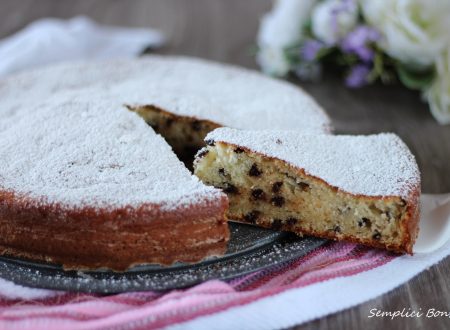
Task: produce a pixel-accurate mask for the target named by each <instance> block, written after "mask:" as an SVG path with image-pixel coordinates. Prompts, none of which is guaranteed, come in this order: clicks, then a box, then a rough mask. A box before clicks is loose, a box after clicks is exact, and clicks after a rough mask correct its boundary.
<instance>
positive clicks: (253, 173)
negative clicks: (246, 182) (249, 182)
mask: <svg viewBox="0 0 450 330" xmlns="http://www.w3.org/2000/svg"><path fill="white" fill-rule="evenodd" d="M261 174H262V171H260V170H259V169H258V166H256V164H253V165H252V167H251V168H250V170H249V171H248V175H250V176H260V175H261Z"/></svg>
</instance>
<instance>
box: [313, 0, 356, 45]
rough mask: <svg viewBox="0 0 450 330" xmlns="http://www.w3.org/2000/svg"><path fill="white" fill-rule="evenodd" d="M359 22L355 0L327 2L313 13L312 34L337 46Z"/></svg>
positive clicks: (319, 5) (318, 6) (332, 0)
mask: <svg viewBox="0 0 450 330" xmlns="http://www.w3.org/2000/svg"><path fill="white" fill-rule="evenodd" d="M357 21H358V6H357V4H356V2H355V1H354V0H326V1H323V2H321V3H320V4H318V5H317V6H316V7H315V8H314V10H313V12H312V32H313V34H314V35H315V36H316V38H318V39H319V40H321V41H323V42H325V43H327V44H335V43H336V42H337V41H339V40H340V39H341V38H342V37H344V36H345V35H346V34H347V33H349V32H350V31H351V30H352V29H353V28H354V27H355V25H356V23H357Z"/></svg>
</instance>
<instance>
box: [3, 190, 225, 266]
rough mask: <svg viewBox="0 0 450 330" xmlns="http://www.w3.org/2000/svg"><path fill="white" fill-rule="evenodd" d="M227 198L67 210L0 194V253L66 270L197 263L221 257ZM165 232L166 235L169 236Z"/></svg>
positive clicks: (24, 198)
mask: <svg viewBox="0 0 450 330" xmlns="http://www.w3.org/2000/svg"><path fill="white" fill-rule="evenodd" d="M227 208H228V200H227V198H226V196H222V198H219V199H216V200H215V201H206V202H205V203H202V201H199V203H198V204H195V205H190V206H188V207H184V208H181V207H180V208H179V209H178V210H176V209H175V210H170V211H168V210H163V209H161V205H155V204H143V205H141V206H139V207H131V206H125V207H120V208H115V209H107V208H93V207H83V208H76V209H68V208H65V207H63V206H61V205H58V204H43V203H41V202H37V201H35V200H32V199H30V198H26V197H19V196H16V195H15V194H14V193H11V192H5V191H2V192H0V254H2V255H8V256H16V257H24V258H29V259H33V260H40V261H46V262H52V263H57V264H62V265H63V266H64V268H65V269H96V268H109V269H113V270H116V271H123V270H125V269H127V268H129V267H131V266H133V265H137V264H142V263H155V264H163V265H170V264H172V263H174V262H177V261H180V262H187V263H193V262H198V261H200V260H202V259H204V258H205V257H209V256H218V255H221V254H223V253H224V252H225V250H226V246H227V241H228V239H229V231H228V225H227V221H226V216H225V211H226V209H227ZM168 233H169V234H168Z"/></svg>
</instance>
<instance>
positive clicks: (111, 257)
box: [0, 56, 330, 270]
mask: <svg viewBox="0 0 450 330" xmlns="http://www.w3.org/2000/svg"><path fill="white" fill-rule="evenodd" d="M129 110H131V111H129ZM137 114H138V115H140V117H139V116H138V115H137ZM145 122H147V124H149V125H150V126H151V127H148V125H146V123H145ZM220 126H231V127H237V128H247V129H249V128H252V129H257V130H259V129H267V128H277V129H293V130H301V131H304V132H311V133H320V134H322V133H327V132H329V131H330V121H329V119H328V117H327V115H326V114H325V113H324V111H323V110H322V109H321V108H320V107H319V106H318V105H317V103H316V102H315V101H314V100H312V99H311V98H310V97H309V96H308V95H307V94H306V93H304V92H303V91H302V90H301V89H299V88H297V87H295V86H292V85H290V84H288V83H285V82H282V81H278V80H275V79H271V78H268V77H265V76H263V75H261V74H259V73H256V72H252V71H249V70H245V69H241V68H237V67H234V66H229V65H222V64H218V63H213V62H208V61H203V60H198V59H189V58H183V57H160V56H147V57H143V58H140V59H130V60H117V61H107V62H103V61H94V62H83V63H67V64H59V65H55V66H49V67H46V68H42V69H38V70H33V71H29V72H24V73H20V74H17V75H14V76H11V77H8V78H5V79H3V80H0V141H2V142H1V144H0V157H1V159H2V160H3V161H2V164H1V165H0V254H5V255H11V256H22V257H26V258H31V259H36V260H45V261H49V262H55V263H61V264H63V265H64V267H65V268H67V269H84V268H88V269H93V268H101V267H106V268H111V269H114V270H124V269H126V268H128V267H130V266H132V265H135V264H141V263H160V264H171V263H173V262H175V261H182V262H196V261H199V260H201V259H203V258H205V257H208V256H213V255H218V254H221V253H223V252H224V251H225V249H226V244H227V241H228V238H229V232H228V227H227V224H226V216H225V212H226V209H227V206H228V199H227V197H226V195H225V194H224V193H222V192H221V191H220V190H218V189H214V188H211V187H206V186H205V185H204V184H202V183H201V182H200V181H199V180H198V179H197V178H196V177H193V176H192V175H191V174H190V173H189V171H188V170H187V169H186V168H185V167H184V166H183V164H182V163H181V162H179V161H178V159H177V157H176V155H175V154H174V153H173V151H172V148H173V150H174V151H175V152H176V153H177V154H178V156H179V158H180V159H181V158H184V157H185V155H186V154H192V158H191V159H190V162H191V164H192V159H193V152H194V151H193V150H197V149H198V148H199V147H201V146H203V145H204V144H203V138H204V136H205V135H206V134H207V133H208V132H209V131H211V130H213V129H215V128H217V127H220ZM158 133H160V134H161V135H162V136H163V137H164V138H165V140H164V139H163V138H162V137H161V135H159V134H158ZM167 142H169V144H170V145H171V146H172V148H171V147H170V146H169V145H168V144H167Z"/></svg>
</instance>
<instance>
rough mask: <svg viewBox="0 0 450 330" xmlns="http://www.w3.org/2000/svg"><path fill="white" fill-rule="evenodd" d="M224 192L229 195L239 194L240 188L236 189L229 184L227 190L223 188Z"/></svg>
mask: <svg viewBox="0 0 450 330" xmlns="http://www.w3.org/2000/svg"><path fill="white" fill-rule="evenodd" d="M222 190H223V191H224V192H226V193H228V194H237V193H238V192H239V190H238V188H236V186H234V185H232V184H231V183H227V184H226V186H225V188H223V189H222Z"/></svg>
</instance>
